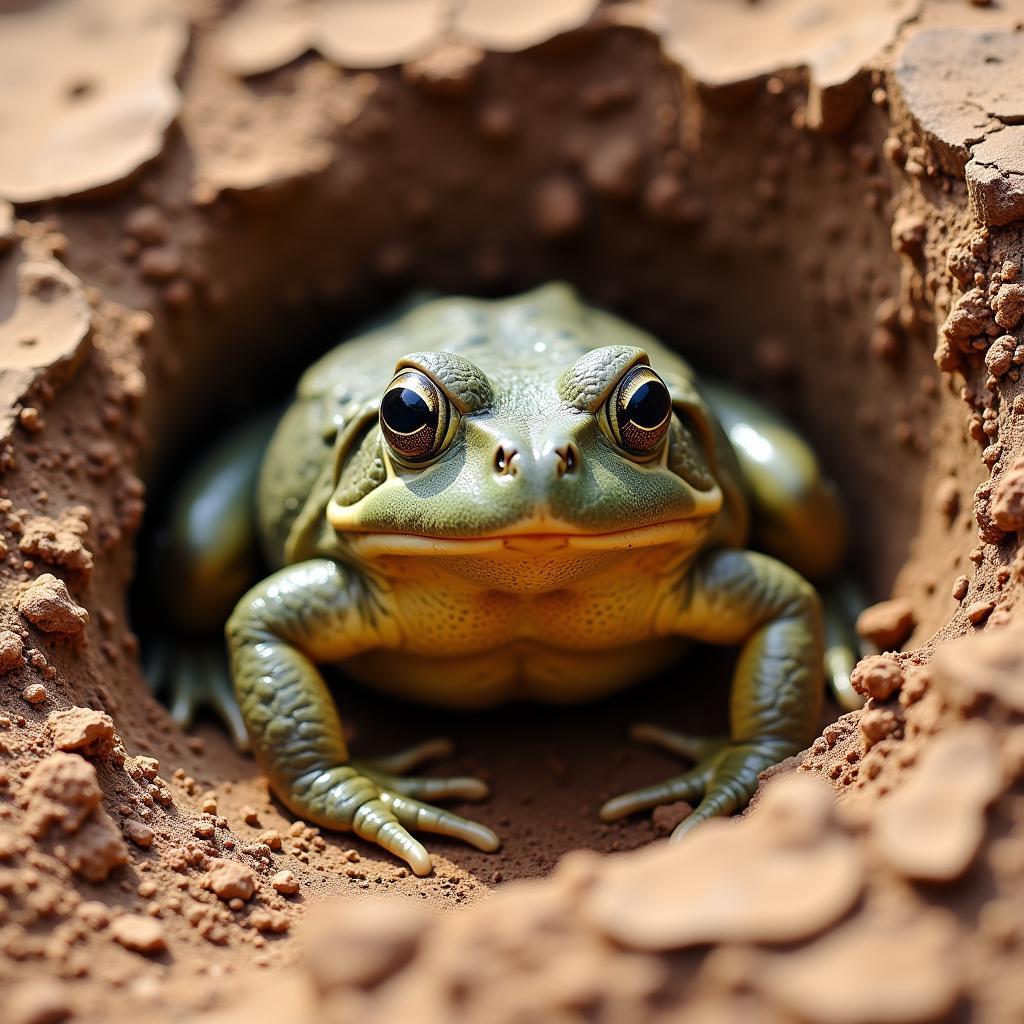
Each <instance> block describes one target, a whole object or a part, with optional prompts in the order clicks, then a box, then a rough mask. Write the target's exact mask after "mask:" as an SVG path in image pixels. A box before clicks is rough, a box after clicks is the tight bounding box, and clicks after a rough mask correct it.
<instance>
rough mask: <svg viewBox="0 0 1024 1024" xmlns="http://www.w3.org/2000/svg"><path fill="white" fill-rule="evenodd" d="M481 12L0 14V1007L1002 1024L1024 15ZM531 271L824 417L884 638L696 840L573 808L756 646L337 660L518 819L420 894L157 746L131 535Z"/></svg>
mask: <svg viewBox="0 0 1024 1024" xmlns="http://www.w3.org/2000/svg"><path fill="white" fill-rule="evenodd" d="M500 6H501V10H500V11H499V10H498V7H497V6H496V5H489V4H487V3H486V2H482V0H481V2H478V0H469V2H466V3H464V4H462V5H461V7H459V8H458V9H457V10H456V6H455V5H452V4H449V3H447V2H444V0H399V2H395V3H392V4H388V5H383V4H380V3H373V4H370V3H361V2H360V3H357V2H354V0H349V2H346V3H341V2H339V0H308V2H307V3H306V4H304V5H298V6H295V7H286V6H281V5H278V4H275V3H270V2H266V0H247V2H245V3H241V4H231V5H228V4H221V3H216V2H213V0H191V2H189V3H187V4H185V3H181V4H175V3H168V4H164V3H162V2H159V0H146V2H139V3H136V4H131V5H127V6H125V5H118V4H114V3H112V2H104V0H63V2H62V3H60V4H57V5H54V4H43V3H40V4H33V3H20V4H15V5H8V6H7V7H5V8H4V12H3V13H0V68H7V69H12V68H13V69H15V71H14V72H10V73H11V74H13V75H14V79H13V80H15V81H16V82H17V85H16V86H8V88H7V89H4V90H0V122H3V124H4V125H5V130H4V132H3V138H2V140H0V368H2V373H0V1005H3V1007H4V1019H5V1022H10V1024H42V1022H45V1021H60V1020H64V1019H68V1018H71V1019H74V1020H80V1021H91V1020H103V1021H121V1020H124V1021H127V1020H135V1019H140V1018H141V1019H145V1020H147V1021H150V1020H152V1021H164V1020H167V1021H172V1020H183V1019H199V1020H220V1021H226V1020H238V1021H241V1020H245V1021H246V1022H247V1024H251V1022H254V1021H262V1020H267V1021H268V1022H269V1021H271V1020H279V1019H282V1017H284V1018H296V1019H304V1020H311V1021H328V1020H331V1021H348V1020H351V1021H359V1022H361V1024H369V1022H373V1021H376V1020H381V1021H384V1020H389V1021H390V1020H394V1019H398V1017H399V1016H400V1015H403V1014H405V1015H409V1016H412V1015H414V1014H415V1015H416V1017H417V1018H418V1019H420V1020H423V1021H424V1022H428V1021H431V1020H437V1021H453V1020H467V1021H477V1020H486V1021H488V1022H492V1021H505V1020H507V1021H513V1020H515V1021H522V1020H553V1021H554V1020H558V1021H564V1020H579V1019H600V1020H608V1021H616V1020H623V1021H647V1020H651V1021H655V1020H659V1019H664V1020H673V1021H690V1020H692V1021H702V1022H703V1021H709V1020H736V1019H740V1020H745V1021H746V1020H763V1021H772V1022H776V1021H801V1022H807V1021H820V1022H822V1024H857V1022H863V1024H868V1022H889V1021H891V1022H894V1024H895V1022H915V1021H930V1020H967V1019H970V1020H979V1021H993V1022H1002V1021H1016V1020H1020V1019H1021V1017H1022V1016H1024V986H1022V983H1021V980H1020V977H1019V958H1020V954H1021V948H1022V946H1024V916H1022V912H1021V907H1022V906H1024V901H1022V897H1024V802H1022V799H1021V797H1022V791H1021V778H1022V776H1024V690H1022V684H1021V680H1022V679H1024V664H1021V658H1022V655H1021V653H1020V652H1021V650H1022V649H1024V644H1022V641H1024V632H1022V631H1024V624H1022V623H1024V620H1022V619H1021V612H1020V610H1019V607H1018V605H1019V602H1020V594H1021V592H1022V587H1024V556H1022V555H1020V554H1019V549H1018V544H1017V536H1018V534H1017V531H1018V530H1020V529H1021V528H1022V527H1024V512H1022V509H1024V468H1022V466H1024V456H1022V451H1024V427H1022V425H1021V424H1022V422H1024V421H1022V419H1021V414H1022V412H1024V396H1022V394H1021V391H1022V388H1021V382H1020V375H1021V367H1022V366H1024V333H1022V330H1024V328H1022V323H1024V276H1022V275H1024V270H1022V268H1024V232H1022V229H1021V220H1020V218H1021V217H1024V185H1022V182H1024V134H1022V132H1024V129H1022V128H1021V126H1020V122H1021V120H1022V111H1021V109H1020V103H1021V96H1022V95H1024V91H1022V86H1024V82H1021V68H1022V67H1024V61H1022V59H1021V58H1022V57H1024V10H1021V9H1019V8H1018V7H1017V6H1016V5H1015V4H1012V3H1009V2H1007V3H992V4H977V3H967V2H966V0H964V2H960V0H931V2H924V0H922V2H918V3H909V2H908V3H902V2H901V3H889V2H882V0H878V2H874V0H872V2H865V3H863V4H861V5H859V6H858V7H857V8H856V9H854V8H851V6H850V5H849V4H843V3H839V2H838V0H815V3H814V4H813V5H808V4H806V3H803V2H797V0H762V2H761V3H759V4H757V5H754V6H751V5H749V4H747V3H745V2H740V0H721V2H720V3H716V5H715V11H714V13H710V12H709V8H708V6H707V5H705V4H699V3H697V2H696V0H693V2H690V0H678V2H676V3H673V4H670V5H667V8H666V10H667V12H668V16H667V17H665V18H661V17H659V15H658V12H659V11H660V10H661V7H660V6H659V7H657V8H656V6H655V5H653V4H648V3H646V2H640V3H622V2H609V3H603V4H598V3H594V2H581V0H545V2H544V3H532V2H530V3H526V2H522V3H518V4H515V5H500ZM809 6H811V7H813V10H812V11H811V12H810V13H813V15H814V16H813V17H811V16H810V14H809V13H808V7H809ZM0 74H2V72H0ZM550 278H566V279H569V280H571V281H573V282H574V283H575V284H576V285H577V286H578V287H579V288H580V289H581V290H582V291H583V292H584V293H585V294H586V295H587V296H588V297H590V298H591V299H593V300H594V301H597V302H600V303H603V304H605V305H608V306H610V307H612V308H614V309H616V310H617V311H619V312H621V313H622V314H624V315H626V316H628V317H631V318H633V319H635V320H636V321H637V322H638V323H641V324H643V325H644V326H645V327H647V328H649V329H651V330H653V331H655V332H656V333H658V334H659V335H661V336H662V337H664V338H665V339H666V340H667V341H669V342H670V343H672V344H675V345H677V346H679V347H680V349H681V350H683V351H684V352H685V353H686V354H687V356H688V357H689V358H690V359H692V360H693V362H694V363H695V364H697V365H698V367H699V368H700V369H701V370H703V371H705V372H710V373H717V374H720V375H723V376H727V377H729V378H731V379H732V380H734V381H736V382H738V383H739V384H740V385H742V386H744V387H746V388H748V389H750V390H751V391H752V392H753V393H756V394H759V395H761V396H762V397H764V398H766V399H767V400H769V401H772V402H773V403H775V404H776V405H778V406H779V407H780V408H782V409H783V410H785V411H786V412H787V413H789V414H790V415H791V416H792V418H793V419H794V420H795V421H796V422H797V423H798V424H799V425H800V427H801V428H802V429H803V430H804V431H805V432H806V433H807V435H808V436H809V437H811V438H812V440H813V441H814V444H815V446H816V448H817V449H818V450H819V451H820V452H821V454H822V458H823V459H824V461H825V463H826V465H827V467H828V469H829V471H830V473H832V475H834V476H835V478H836V479H837V480H838V481H839V482H840V485H841V487H842V489H843V493H844V495H845V497H846V500H847V503H848V506H849V510H850V517H851V524H852V545H853V553H852V561H853V564H854V565H855V566H856V567H857V569H858V573H859V575H860V577H861V578H862V581H863V583H864V585H865V587H866V589H867V590H868V591H869V592H870V593H871V595H872V600H873V601H875V602H877V604H876V605H874V606H873V607H872V608H870V609H868V610H867V611H866V612H865V613H864V615H862V617H861V621H860V623H859V628H860V630H861V633H862V634H863V635H864V636H865V638H867V639H868V640H870V641H872V642H873V643H875V644H876V645H877V646H878V648H879V649H880V650H881V651H882V652H883V653H881V654H879V655H875V656H873V657H872V658H870V659H868V660H866V661H865V662H863V663H862V664H861V666H860V667H859V669H858V672H857V674H856V679H855V683H856V685H857V686H858V687H859V688H860V690H861V692H862V693H863V694H864V695H866V696H867V697H868V698H869V699H868V702H867V706H866V708H865V709H864V710H863V711H861V712H853V713H851V714H846V715H843V716H842V717H839V713H838V711H837V710H836V709H831V710H830V711H829V712H828V714H827V717H826V719H825V720H823V722H822V732H821V735H820V737H819V738H818V739H817V740H816V741H815V742H814V743H813V744H812V746H811V747H810V748H809V750H807V751H805V752H804V753H803V754H801V755H799V756H798V757H796V758H793V759H791V760H790V761H788V762H786V763H785V764H783V765H782V766H779V767H778V768H777V769H774V770H772V771H771V772H769V773H766V778H765V784H764V785H763V786H762V788H761V790H759V793H758V795H757V797H756V798H755V800H754V803H753V805H752V809H751V811H750V812H749V813H748V814H746V815H745V816H743V817H741V818H739V819H738V820H734V821H726V822H718V823H712V824H709V825H708V826H706V827H704V828H703V829H702V830H701V831H699V832H697V833H696V834H695V835H694V836H693V837H692V839H691V840H690V841H688V842H687V843H685V844H681V845H679V846H673V845H670V844H667V843H664V842H659V841H658V840H659V838H660V837H662V836H664V835H666V834H667V833H668V832H669V831H670V830H671V828H672V827H673V825H674V823H676V822H677V821H679V820H681V818H682V817H683V816H685V814H686V813H688V808H687V807H685V806H674V807H671V808H665V809H662V810H661V811H659V812H658V813H656V814H654V815H651V816H649V817H646V816H645V817H639V818H636V819H632V820H629V821H626V822H623V823H618V824H615V825H602V824H600V823H599V822H598V821H597V820H596V817H595V808H596V807H597V806H598V805H599V803H600V802H601V801H602V800H603V799H604V798H606V797H607V796H609V795H611V794H613V793H614V792H616V791H620V790H623V789H626V788H629V787H632V786H636V785H641V784H643V783H645V782H648V781H652V780H655V779H658V778H661V777H664V776H665V775H667V774H670V773H672V772H673V771H674V770H675V765H674V763H673V762H672V761H671V760H670V759H668V758H667V757H664V756H662V755H660V754H656V753H654V752H651V751H648V750H644V749H641V748H638V747H635V746H632V745H630V744H629V743H628V742H626V739H625V727H626V725H627V724H628V723H629V722H630V721H633V720H637V719H639V720H644V719H652V720H656V721H659V722H664V723H666V724H670V725H676V726H679V727H681V728H686V729H692V730H694V731H700V730H708V731H720V730H721V729H722V727H723V723H724V703H725V699H726V687H725V685H724V682H725V680H726V679H727V678H728V673H729V668H730V657H729V655H728V654H724V653H722V652H698V654H697V655H696V656H695V657H694V658H693V659H690V660H688V661H687V662H686V663H685V664H684V665H681V666H679V667H678V668H676V669H674V670H673V671H672V672H670V673H668V674H667V675H666V676H665V677H664V678H661V679H658V680H655V681H653V682H652V683H650V684H647V685H645V686H643V687H639V688H637V689H634V690H632V691H630V692H629V693H626V694H623V695H621V696H619V697H617V698H615V699H614V700H611V701H607V702H603V703H600V704H596V705H594V706H592V707H586V708H580V709H572V710H563V709H558V710H551V709H542V708H535V707H515V708H511V709H506V710H503V711H501V712H496V713H493V714H487V715H474V716H451V715H440V714H438V713H434V712H429V711H424V710H422V709H409V708H404V707H402V706H401V705H397V704H394V703H392V702H389V701H387V700H386V699H384V698H381V697H379V696H376V695H374V694H371V693H368V692H366V691H363V690H360V689H358V688H356V687H353V686H349V685H348V684H346V683H345V682H344V681H343V680H341V679H339V680H338V681H337V683H336V686H337V693H338V699H339V702H340V703H341V704H342V705H343V706H344V708H345V712H346V718H347V721H348V723H349V724H350V727H351V729H352V732H353V742H354V744H355V745H356V747H357V748H358V749H360V750H364V751H366V752H386V751H387V750H389V749H394V748H398V747H401V746H402V745H404V744H406V743H408V742H411V741H414V740H420V739H422V738H424V736H426V735H429V734H438V735H447V736H450V737H452V738H453V740H454V741H455V743H456V747H457V753H456V754H455V755H454V756H453V757H451V758H449V759H447V760H446V761H445V762H443V763H441V764H439V765H438V766H437V770H440V771H445V772H448V771H455V772H459V773H461V772H471V773H474V774H481V775H483V776H484V777H487V778H488V779H489V780H490V781H491V782H492V783H493V787H494V795H493V797H492V798H491V799H489V800H488V801H487V802H486V803H485V804H484V805H483V806H481V807H475V808H472V812H473V813H474V814H475V815H478V816H479V817H480V818H481V819H482V820H484V821H486V822H488V823H489V824H492V825H494V826H495V827H496V828H497V829H498V830H499V832H501V834H502V835H503V837H504V838H505V846H504V847H503V849H502V850H501V851H500V852H499V853H497V854H493V855H485V854H481V853H477V852H475V851H472V850H468V849H466V848H464V847H462V846H459V845H457V844H454V843H447V842H445V841H443V840H433V841H432V842H431V844H430V846H431V849H432V852H433V853H434V854H435V873H434V875H433V876H431V877H430V878H428V879H416V878H413V877H411V876H410V875H409V873H408V871H407V870H406V869H404V868H403V867H401V866H400V865H399V864H398V863H397V862H395V861H393V860H391V859H390V858H388V857H386V856H385V855H383V854H381V853H380V852H379V851H378V850H376V849H375V848H373V847H369V846H367V845H366V844H363V843H360V842H358V841H357V840H354V839H352V838H351V837H350V836H346V835H343V834H331V833H327V832H323V833H321V832H320V831H319V830H317V829H315V828H311V827H309V826H308V825H306V824H305V823H303V822H296V821H294V820H293V819H292V817H291V816H290V815H289V814H288V813H287V812H286V811H285V810H284V809H283V808H282V807H281V806H280V805H279V804H278V803H276V802H275V800H274V799H273V798H272V797H271V796H270V795H269V793H268V790H267V787H266V783H265V781H264V780H263V778H262V777H261V775H260V773H259V771H258V769H257V768H256V766H255V764H254V763H253V762H252V761H251V760H249V759H247V758H245V757H242V756H240V755H238V754H237V753H236V752H235V751H234V750H233V749H232V748H231V746H230V744H229V742H228V741H227V739H226V737H225V736H224V735H223V733H222V732H221V731H220V730H219V729H218V728H217V727H216V726H214V725H212V724H209V723H205V724H201V725H200V726H199V727H198V728H197V729H196V730H195V731H193V732H191V733H189V734H187V735H186V734H182V733H181V732H180V731H179V730H177V729H176V728H175V727H174V725H173V724H172V723H171V722H170V719H169V717H168V715H167V712H166V709H165V708H164V707H163V706H162V705H161V704H160V703H159V702H157V701H156V700H154V699H153V697H152V696H150V694H149V692H148V690H147V688H146V684H145V682H144V679H143V676H142V672H141V668H140V641H139V639H138V637H137V636H136V634H135V632H134V631H133V628H132V623H133V622H134V621H138V620H139V618H140V609H139V608H138V607H133V606H132V600H133V599H132V598H131V596H130V595H131V593H132V591H131V583H132V580H133V575H134V572H135V562H136V555H135V551H136V542H137V538H138V535H139V531H140V529H141V528H142V525H143V517H144V514H145V513H146V508H147V502H148V503H149V504H150V506H151V507H150V511H151V512H157V511H158V510H159V507H160V504H161V502H162V501H163V500H165V495H166V493H167V488H168V487H169V486H170V485H172V484H173V478H174V475H175V472H176V469H177V467H179V466H180V465H182V464H183V462H184V461H187V460H188V459H189V458H190V457H191V456H192V455H193V453H195V452H196V451H197V450H199V449H201V448H202V447H203V446H205V445H207V444H210V443H212V441H213V440H214V439H215V438H216V436H218V435H219V433H221V432H222V431H224V430H226V429H227V428H228V427H229V426H230V424H231V423H233V422H235V421H236V420H237V419H238V418H239V417H240V416H242V415H244V414H245V413H246V412H248V411H251V410H253V409H255V408H257V407H261V406H262V405H264V404H265V403H266V402H267V401H273V400H277V399H280V398H281V397H282V390H283V389H284V390H286V389H287V386H288V384H289V383H290V382H291V381H293V380H294V379H295V377H296V376H297V374H298V372H300V370H301V369H302V368H303V367H304V366H305V365H306V364H307V363H308V362H309V361H310V360H311V359H312V358H313V357H315V355H316V354H317V353H319V352H321V351H323V350H324V348H325V347H326V346H327V345H329V344H333V343H334V341H336V339H337V337H338V336H339V335H340V334H342V333H343V332H344V331H345V330H347V329H350V328H351V327H353V326H354V325H356V324H357V323H359V321H360V320H361V319H362V318H363V317H365V316H367V315H369V314H373V313H377V312H380V311H383V310H385V309H386V308H387V307H388V305H389V304H390V303H391V302H393V301H394V300H395V299H396V298H398V297H400V296H401V295H403V294H404V293H406V292H407V291H408V290H409V289H411V288H415V287H430V288H437V289H442V290H452V291H467V292H472V293H477V294H500V293H506V292H513V291H515V290H517V289H520V288H522V287H525V286H527V285H530V284H533V283H536V282H540V281H543V280H547V279H550ZM886 652H887V653H886ZM458 809H459V810H463V811H465V810H470V808H469V807H465V808H458ZM613 853H618V854H621V855H619V856H604V855H606V854H613ZM284 968H287V969H284Z"/></svg>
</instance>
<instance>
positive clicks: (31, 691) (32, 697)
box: [21, 683, 49, 704]
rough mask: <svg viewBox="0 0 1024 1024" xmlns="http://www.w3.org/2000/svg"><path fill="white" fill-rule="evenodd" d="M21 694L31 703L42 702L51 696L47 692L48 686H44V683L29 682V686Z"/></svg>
mask: <svg viewBox="0 0 1024 1024" xmlns="http://www.w3.org/2000/svg"><path fill="white" fill-rule="evenodd" d="M21 695H22V697H24V698H25V700H27V701H28V702H29V704H42V703H43V701H44V700H46V698H47V697H48V696H49V694H48V693H47V692H46V687H45V686H43V684H42V683H29V684H28V686H26V687H25V689H24V690H22V691H21Z"/></svg>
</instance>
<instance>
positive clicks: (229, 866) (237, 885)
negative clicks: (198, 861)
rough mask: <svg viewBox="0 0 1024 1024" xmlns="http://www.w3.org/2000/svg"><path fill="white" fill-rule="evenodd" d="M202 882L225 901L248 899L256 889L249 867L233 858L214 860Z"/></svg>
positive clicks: (254, 878) (254, 879)
mask: <svg viewBox="0 0 1024 1024" xmlns="http://www.w3.org/2000/svg"><path fill="white" fill-rule="evenodd" d="M204 884H205V885H206V887H207V888H208V889H210V890H211V891H212V892H213V893H214V894H215V895H216V896H218V897H220V899H222V900H224V902H225V903H227V902H229V901H230V900H233V899H240V900H249V899H251V898H252V896H253V893H255V891H256V876H255V875H254V874H253V871H252V869H251V868H247V867H246V866H245V865H244V864H239V863H238V861H235V860H215V861H214V862H213V865H212V867H211V868H210V870H209V871H208V872H207V875H206V878H205V880H204Z"/></svg>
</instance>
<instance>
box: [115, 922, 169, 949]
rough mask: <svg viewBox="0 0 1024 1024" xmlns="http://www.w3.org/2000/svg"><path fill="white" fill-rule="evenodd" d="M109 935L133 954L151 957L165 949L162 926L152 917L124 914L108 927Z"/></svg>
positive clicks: (165, 942) (165, 941)
mask: <svg viewBox="0 0 1024 1024" xmlns="http://www.w3.org/2000/svg"><path fill="white" fill-rule="evenodd" d="M110 934H111V936H112V937H113V938H114V940H115V941H116V942H119V943H121V945H122V946H124V948H125V949H130V950H131V951H132V952H133V953H144V954H145V955H146V956H152V955H154V954H156V953H162V952H163V951H164V950H165V949H166V948H167V940H166V939H165V938H164V926H163V925H162V924H161V923H160V922H159V921H157V920H155V919H154V918H152V917H142V916H141V915H139V914H125V915H124V916H123V917H119V918H117V920H115V921H114V923H113V924H112V925H111V926H110Z"/></svg>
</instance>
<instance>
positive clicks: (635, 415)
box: [600, 366, 672, 457]
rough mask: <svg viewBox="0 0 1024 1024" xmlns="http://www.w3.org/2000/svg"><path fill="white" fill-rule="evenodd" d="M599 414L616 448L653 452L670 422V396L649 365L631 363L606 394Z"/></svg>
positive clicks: (666, 431) (642, 454) (662, 439)
mask: <svg viewBox="0 0 1024 1024" xmlns="http://www.w3.org/2000/svg"><path fill="white" fill-rule="evenodd" d="M600 415H601V419H602V426H603V427H604V428H605V432H606V433H608V434H609V435H610V437H611V439H612V441H614V442H615V444H616V445H617V446H618V447H619V448H621V449H623V451H625V452H627V453H629V454H630V455H634V456H637V457H643V456H646V455H653V454H654V453H655V452H656V451H658V449H659V448H660V447H661V444H662V442H663V441H664V440H665V436H666V435H667V434H668V428H669V426H670V425H671V423H672V396H671V395H670V394H669V391H668V388H667V387H666V386H665V382H664V381H663V380H662V379H661V378H660V377H659V376H658V375H657V374H656V373H655V372H654V371H653V370H652V369H651V368H650V367H649V366H634V367H633V369H632V370H630V371H629V372H628V373H627V374H626V375H625V376H624V377H623V378H622V380H620V381H619V383H618V384H617V385H616V386H615V390H614V391H612V393H611V394H610V395H609V396H608V400H607V401H606V402H605V404H604V410H603V411H602V413H601V414H600Z"/></svg>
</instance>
